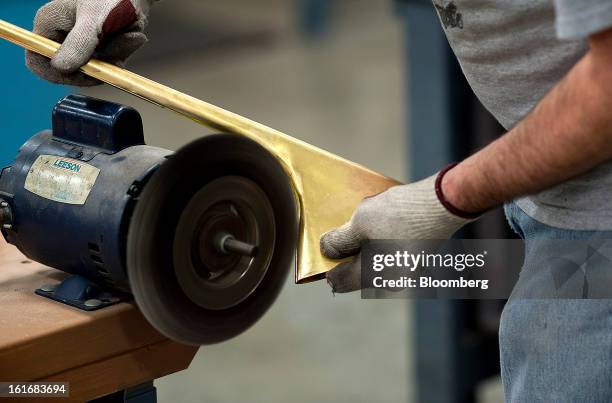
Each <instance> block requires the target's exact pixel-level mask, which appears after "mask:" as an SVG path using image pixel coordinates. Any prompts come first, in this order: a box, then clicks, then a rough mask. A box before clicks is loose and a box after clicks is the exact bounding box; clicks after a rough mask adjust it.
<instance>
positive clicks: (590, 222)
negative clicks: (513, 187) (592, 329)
mask: <svg viewBox="0 0 612 403" xmlns="http://www.w3.org/2000/svg"><path fill="white" fill-rule="evenodd" d="M432 1H433V3H434V6H435V7H436V9H437V11H438V15H439V16H440V20H441V23H442V26H443V28H444V31H445V33H446V36H447V37H448V40H449V42H450V45H451V47H452V48H453V51H454V52H455V54H456V56H457V58H458V60H459V62H460V64H461V68H462V69H463V72H464V74H465V76H466V78H467V80H468V82H469V83H470V85H471V86H472V89H473V90H474V92H475V93H476V95H477V96H478V98H479V99H480V101H481V102H482V103H483V105H484V106H485V107H486V108H487V109H488V110H489V111H490V112H491V113H492V114H493V115H494V116H495V117H496V118H497V120H498V121H499V122H500V123H501V124H502V125H503V126H504V127H505V128H506V129H510V128H512V127H513V126H514V125H516V124H517V123H518V122H519V121H520V120H521V119H523V118H524V117H525V116H526V115H527V114H528V113H529V111H531V110H532V109H533V107H534V106H535V105H536V104H537V103H538V101H540V99H542V97H544V95H546V93H547V92H548V91H549V90H550V89H551V88H552V87H553V86H554V85H555V84H556V83H557V82H558V81H559V80H561V79H562V78H563V77H564V76H565V75H566V73H567V72H568V71H569V70H570V69H571V68H572V66H573V65H574V64H575V63H576V62H577V61H578V60H579V59H580V58H581V57H582V56H583V55H584V54H585V52H586V51H587V49H588V44H587V39H588V36H589V35H591V34H593V33H596V32H599V31H602V30H605V29H607V28H610V27H612V0H452V1H449V0H432ZM611 68H612V67H611ZM611 90H612V89H611ZM610 113H611V114H612V111H610ZM534 135H537V134H536V133H534ZM518 158H520V156H519V157H518ZM508 169H512V165H510V166H508ZM516 203H517V204H518V205H519V207H521V208H522V209H523V210H524V211H525V212H526V213H527V214H529V215H530V216H531V217H533V218H535V219H536V220H538V221H540V222H543V223H545V224H548V225H551V226H555V227H560V228H569V229H581V230H610V229H612V161H611V162H607V163H605V164H602V165H600V166H598V167H597V168H595V169H594V170H592V171H590V172H588V173H586V174H583V175H581V176H579V177H576V178H574V179H571V180H569V181H567V182H564V183H562V184H560V185H557V186H554V187H552V188H550V189H548V190H545V191H543V192H541V193H538V194H536V195H531V196H528V197H523V198H520V199H518V200H516Z"/></svg>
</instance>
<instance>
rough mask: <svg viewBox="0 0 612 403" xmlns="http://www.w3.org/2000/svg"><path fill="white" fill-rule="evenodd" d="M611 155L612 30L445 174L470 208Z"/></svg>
mask: <svg viewBox="0 0 612 403" xmlns="http://www.w3.org/2000/svg"><path fill="white" fill-rule="evenodd" d="M611 158H612V32H606V33H603V34H599V35H598V36H597V37H594V38H592V39H591V50H590V51H589V52H588V53H587V54H586V55H585V56H584V57H583V59H582V60H581V61H580V62H579V63H577V64H576V65H575V66H574V68H573V69H572V70H571V71H570V72H569V73H568V74H567V76H566V77H565V78H564V79H563V80H562V81H561V82H560V83H559V84H557V85H556V86H555V87H554V88H553V89H552V90H551V92H550V93H549V94H548V95H546V96H545V97H544V98H543V99H542V101H541V102H540V103H539V104H538V105H537V107H536V108H535V109H534V110H533V111H532V112H531V113H530V114H529V115H528V116H527V117H526V118H525V119H524V120H523V121H522V122H520V123H519V124H518V125H517V126H516V127H515V128H514V129H512V130H510V131H509V132H508V133H507V134H506V135H504V136H502V137H501V138H499V139H498V140H496V141H494V142H493V143H491V144H490V145H488V146H487V147H486V148H484V149H482V150H481V151H479V152H477V153H476V154H474V155H472V156H471V157H469V158H468V159H466V160H465V161H463V162H462V163H460V164H459V165H457V166H456V167H455V168H453V169H452V170H450V171H449V172H448V173H447V174H446V175H445V177H444V181H443V183H442V190H443V193H444V195H445V197H446V198H447V200H448V201H449V202H450V203H451V204H452V205H454V206H455V207H457V208H459V209H461V210H464V211H469V212H476V211H482V210H485V209H488V208H490V207H494V206H496V205H499V204H501V203H503V202H504V201H507V200H511V199H513V198H515V197H518V196H522V195H526V194H531V193H535V192H538V191H541V190H544V189H546V188H548V187H550V186H552V185H555V184H557V183H560V182H563V181H564V180H567V179H569V178H571V177H574V176H576V175H579V174H581V173H584V172H586V171H588V170H590V169H592V168H594V167H595V166H597V165H599V164H601V163H602V162H604V161H606V160H609V159H611Z"/></svg>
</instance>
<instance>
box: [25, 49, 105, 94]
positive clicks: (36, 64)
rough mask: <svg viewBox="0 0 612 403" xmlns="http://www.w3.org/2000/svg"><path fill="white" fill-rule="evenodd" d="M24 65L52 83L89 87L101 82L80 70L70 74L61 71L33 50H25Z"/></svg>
mask: <svg viewBox="0 0 612 403" xmlns="http://www.w3.org/2000/svg"><path fill="white" fill-rule="evenodd" d="M26 65H27V66H28V68H29V69H30V70H31V71H32V72H33V73H34V74H36V75H38V76H39V77H40V78H42V79H44V80H47V81H50V82H52V83H56V84H66V85H74V86H78V87H91V86H94V85H98V84H101V82H100V81H98V80H96V79H94V78H91V77H88V76H86V75H85V74H83V73H80V72H77V73H72V74H65V73H62V72H60V71H58V70H56V69H54V68H52V67H51V63H50V60H49V59H47V58H46V57H44V56H41V55H38V54H36V53H34V52H30V51H28V52H26Z"/></svg>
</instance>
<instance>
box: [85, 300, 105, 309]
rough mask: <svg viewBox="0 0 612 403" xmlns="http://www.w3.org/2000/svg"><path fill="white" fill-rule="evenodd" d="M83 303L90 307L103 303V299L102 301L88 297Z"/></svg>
mask: <svg viewBox="0 0 612 403" xmlns="http://www.w3.org/2000/svg"><path fill="white" fill-rule="evenodd" d="M83 305H85V306H86V307H88V308H95V307H97V306H100V305H102V301H100V300H99V299H88V300H87V301H85V303H84V304H83Z"/></svg>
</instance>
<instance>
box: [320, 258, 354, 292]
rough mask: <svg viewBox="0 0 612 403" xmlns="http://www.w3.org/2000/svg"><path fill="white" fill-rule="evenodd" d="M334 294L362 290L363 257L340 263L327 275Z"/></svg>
mask: <svg viewBox="0 0 612 403" xmlns="http://www.w3.org/2000/svg"><path fill="white" fill-rule="evenodd" d="M325 277H326V278H327V283H328V284H329V286H330V287H331V288H332V291H333V292H337V293H347V292H351V291H357V290H359V289H361V255H358V256H357V257H355V259H353V260H352V261H350V262H344V263H340V264H339V265H338V266H336V267H334V268H333V269H332V270H330V271H329V272H327V274H326V275H325Z"/></svg>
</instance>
